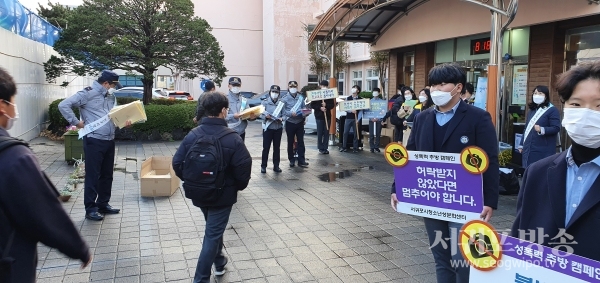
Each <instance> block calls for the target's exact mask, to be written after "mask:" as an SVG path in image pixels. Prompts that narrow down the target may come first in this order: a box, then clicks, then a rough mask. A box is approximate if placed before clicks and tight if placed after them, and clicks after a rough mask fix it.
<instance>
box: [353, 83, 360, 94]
mask: <svg viewBox="0 0 600 283" xmlns="http://www.w3.org/2000/svg"><path fill="white" fill-rule="evenodd" d="M352 87H353V88H356V93H357V94H358V93H360V92H361V91H362V89H361V88H360V86H359V85H353V86H352Z"/></svg>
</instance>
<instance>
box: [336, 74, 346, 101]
mask: <svg viewBox="0 0 600 283" xmlns="http://www.w3.org/2000/svg"><path fill="white" fill-rule="evenodd" d="M345 76H346V74H345V73H344V72H340V73H338V94H339V95H344V77H345Z"/></svg>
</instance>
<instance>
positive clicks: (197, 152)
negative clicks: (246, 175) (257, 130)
mask: <svg viewBox="0 0 600 283" xmlns="http://www.w3.org/2000/svg"><path fill="white" fill-rule="evenodd" d="M198 129H199V130H200V131H201V133H202V137H200V138H199V139H197V140H196V141H195V142H194V144H193V145H192V147H190V149H189V150H188V152H187V154H186V155H185V159H184V161H183V190H184V192H185V197H186V198H189V199H196V200H201V201H204V202H211V201H216V200H218V199H219V198H220V197H221V195H222V194H223V190H222V189H223V184H224V183H225V169H226V168H227V165H228V164H226V163H225V160H223V159H224V158H223V149H222V147H221V138H223V137H224V136H226V135H229V134H235V133H236V132H235V131H233V130H231V129H229V128H225V129H223V130H222V131H220V132H218V133H216V134H213V135H208V134H206V132H205V131H204V130H203V129H202V127H200V128H198Z"/></svg>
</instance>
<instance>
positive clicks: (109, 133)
mask: <svg viewBox="0 0 600 283" xmlns="http://www.w3.org/2000/svg"><path fill="white" fill-rule="evenodd" d="M115 105H117V98H116V97H115V96H114V95H108V90H107V89H105V88H104V87H103V86H102V85H101V84H100V83H98V82H97V81H95V82H94V83H93V84H92V86H88V87H86V88H84V89H83V90H80V91H78V92H77V93H76V94H74V95H73V96H71V97H69V98H67V99H65V100H63V101H61V102H60V103H59V104H58V110H60V113H61V114H62V115H63V117H65V120H67V121H68V122H69V124H71V125H77V124H79V122H80V120H79V119H78V118H77V117H76V116H75V113H73V109H72V108H73V107H78V108H79V113H80V116H81V119H82V120H83V121H84V123H85V124H86V125H87V124H90V123H92V122H94V121H96V120H98V119H100V118H102V117H104V116H105V115H108V112H110V110H111V109H112V108H113V107H114V106H115ZM87 137H90V138H95V139H99V140H113V139H114V138H115V125H114V124H113V123H112V122H111V121H109V122H108V123H106V124H104V125H103V126H102V127H100V128H98V129H96V130H95V131H93V132H91V133H89V134H87Z"/></svg>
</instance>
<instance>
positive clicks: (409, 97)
mask: <svg viewBox="0 0 600 283" xmlns="http://www.w3.org/2000/svg"><path fill="white" fill-rule="evenodd" d="M404 100H412V95H405V96H404Z"/></svg>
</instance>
